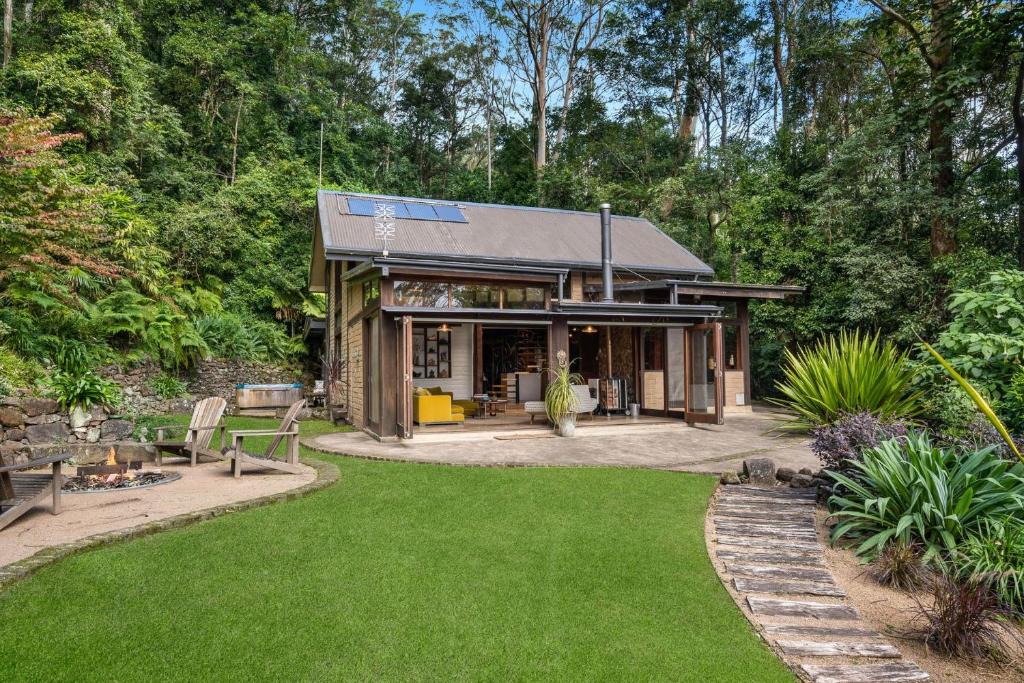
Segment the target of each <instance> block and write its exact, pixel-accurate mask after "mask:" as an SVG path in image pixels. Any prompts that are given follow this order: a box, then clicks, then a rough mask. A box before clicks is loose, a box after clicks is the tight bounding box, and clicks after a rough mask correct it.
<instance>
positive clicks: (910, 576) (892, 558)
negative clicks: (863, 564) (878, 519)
mask: <svg viewBox="0 0 1024 683" xmlns="http://www.w3.org/2000/svg"><path fill="white" fill-rule="evenodd" d="M871 569H872V573H873V574H874V575H875V578H877V579H878V580H879V582H881V583H883V584H885V585H886V586H892V587H893V588H898V589H900V590H906V591H909V590H912V589H914V588H918V587H920V586H921V585H922V584H923V583H924V579H925V576H926V575H927V571H926V569H925V567H924V565H923V564H921V548H920V546H918V545H916V544H908V543H903V542H901V541H894V542H891V543H887V544H886V545H885V547H884V548H883V549H882V552H880V553H879V554H878V558H877V559H876V560H875V562H874V564H873V565H872V567H871Z"/></svg>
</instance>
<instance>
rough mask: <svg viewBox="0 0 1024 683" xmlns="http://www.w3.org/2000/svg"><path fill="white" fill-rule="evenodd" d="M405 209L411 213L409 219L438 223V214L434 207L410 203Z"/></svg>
mask: <svg viewBox="0 0 1024 683" xmlns="http://www.w3.org/2000/svg"><path fill="white" fill-rule="evenodd" d="M405 208H406V209H407V210H408V211H409V218H416V219H418V220H421V221H436V220H437V214H436V213H434V207H433V206H431V205H430V204H415V203H413V202H408V203H406V205H405Z"/></svg>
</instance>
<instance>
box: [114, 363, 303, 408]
mask: <svg viewBox="0 0 1024 683" xmlns="http://www.w3.org/2000/svg"><path fill="white" fill-rule="evenodd" d="M164 372H165V371H164V370H163V368H161V367H160V366H158V365H154V364H152V363H145V364H142V365H137V366H133V367H127V368H122V367H118V366H115V365H111V366H107V367H105V368H101V369H100V374H101V375H103V376H104V377H106V378H107V379H111V380H113V381H115V382H117V383H118V384H119V385H120V386H121V389H122V390H123V392H124V401H125V409H126V411H128V412H131V413H133V414H137V415H164V414H168V413H187V412H189V411H190V410H192V406H193V404H194V403H195V402H196V401H198V400H200V399H203V398H206V397H208V396H220V397H222V398H224V399H226V400H227V401H228V402H229V403H230V404H233V403H234V399H235V385H236V384H238V383H242V382H244V383H248V384H291V383H293V382H303V377H302V373H301V371H300V370H298V369H296V368H289V367H283V366H280V365H274V364H271V363H258V362H255V361H242V360H220V359H212V360H205V361H201V362H199V363H198V364H197V365H196V367H194V368H193V369H192V370H190V371H188V372H186V373H181V374H180V376H179V379H181V380H182V381H183V382H185V383H186V384H187V387H188V394H189V395H188V396H183V397H180V398H173V399H163V398H160V397H159V396H157V395H156V392H155V391H153V389H152V387H151V386H150V383H151V382H152V380H153V379H154V378H155V377H157V376H159V375H161V374H162V373H164ZM307 384H311V383H307Z"/></svg>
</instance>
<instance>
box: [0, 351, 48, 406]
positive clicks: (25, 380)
mask: <svg viewBox="0 0 1024 683" xmlns="http://www.w3.org/2000/svg"><path fill="white" fill-rule="evenodd" d="M41 374H42V368H40V367H39V364H38V363H36V362H35V361H32V360H28V359H25V358H22V357H21V356H19V355H18V354H16V353H15V352H14V351H11V350H10V349H8V348H7V347H6V346H0V396H8V395H10V393H11V392H12V391H13V390H14V389H18V388H21V387H31V386H34V385H35V383H36V380H37V379H38V378H39V376H40V375H41Z"/></svg>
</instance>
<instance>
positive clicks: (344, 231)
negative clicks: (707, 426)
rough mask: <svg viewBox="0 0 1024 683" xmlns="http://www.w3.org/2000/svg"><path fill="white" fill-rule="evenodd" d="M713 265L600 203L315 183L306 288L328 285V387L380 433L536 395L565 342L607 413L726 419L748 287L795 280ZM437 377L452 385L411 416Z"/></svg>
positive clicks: (355, 420)
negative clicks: (417, 195) (730, 278)
mask: <svg viewBox="0 0 1024 683" xmlns="http://www.w3.org/2000/svg"><path fill="white" fill-rule="evenodd" d="M713 277H714V273H713V271H712V269H711V268H710V267H709V266H708V265H707V264H705V263H703V262H702V261H701V260H700V259H698V258H697V257H696V256H694V255H693V254H692V253H690V252H689V251H688V250H687V249H686V248H684V247H683V246H681V245H679V244H678V243H676V242H675V241H674V240H672V239H671V238H670V237H668V236H667V235H666V234H665V233H663V232H662V231H661V230H659V229H658V228H657V227H656V226H655V225H653V224H652V223H651V222H650V221H648V220H646V219H643V218H635V217H630V216H617V215H612V214H611V210H610V208H609V207H608V206H607V205H602V207H601V210H600V212H599V213H588V212H582V211H565V210H559V209H544V208H531V207H521V206H500V205H493V204H473V203H466V202H447V201H434V200H427V199H412V198H404V197H390V196H377V195H364V194H356V193H349V192H334V191H319V192H318V193H317V213H316V219H315V230H314V240H313V255H312V261H311V266H310V288H311V289H312V290H313V291H316V292H324V293H326V295H327V302H328V303H327V311H328V313H327V327H326V331H325V341H324V344H325V353H324V357H325V359H326V362H325V379H326V380H327V385H328V395H329V401H330V403H331V404H332V407H333V409H334V410H336V411H340V412H341V414H344V415H345V416H346V419H347V420H349V421H350V422H351V423H352V424H354V425H356V426H357V427H360V428H362V429H364V430H365V431H367V432H369V433H370V434H372V435H374V436H376V437H378V438H390V437H400V438H410V437H412V436H413V434H414V432H415V430H416V429H418V428H420V426H421V425H422V424H427V423H433V422H451V423H455V424H459V423H464V422H465V421H467V420H473V419H474V417H473V415H478V414H479V415H481V416H483V415H484V413H485V412H486V411H485V410H484V407H483V406H482V405H481V401H480V398H481V395H483V394H487V397H488V399H491V400H493V404H490V405H489V407H490V408H491V409H493V408H495V407H496V406H497V405H498V404H501V405H502V407H503V408H504V407H505V404H504V402H505V401H507V402H508V403H507V405H509V406H516V407H519V406H522V405H525V404H528V402H530V401H537V400H541V399H542V392H543V387H544V385H545V382H546V376H547V373H546V368H550V367H553V366H554V365H555V363H556V354H558V352H559V351H564V352H566V353H567V354H568V356H569V358H571V359H574V365H573V369H575V370H578V371H579V372H580V373H581V374H582V375H583V377H584V378H585V379H586V381H587V382H588V384H589V385H590V386H591V393H592V396H593V397H594V398H598V399H599V405H600V410H601V411H602V412H603V413H607V414H610V415H617V414H622V413H624V412H625V411H626V410H627V408H628V407H629V406H630V404H633V403H636V404H638V405H639V410H640V412H641V413H643V414H645V415H657V416H661V417H678V418H679V419H682V420H687V421H689V422H714V423H722V422H723V420H724V417H725V415H726V414H728V413H729V412H732V411H743V410H750V384H751V377H750V347H749V332H748V320H749V317H748V308H747V305H748V302H749V301H750V300H751V299H777V300H781V299H786V298H790V297H793V296H796V295H797V294H799V293H800V291H802V290H801V288H799V287H788V286H763V285H741V284H734V283H727V282H715V281H714V280H713ZM430 389H433V391H431V392H430V393H431V394H432V395H435V396H436V395H438V394H441V393H443V394H445V395H447V397H448V400H447V401H445V400H444V399H438V401H437V405H435V406H434V409H432V410H431V411H429V412H430V413H431V414H430V415H429V416H426V415H424V414H417V413H419V412H420V411H419V410H418V408H419V406H420V405H421V404H422V405H423V406H426V401H427V399H423V398H422V395H423V394H425V393H426V391H429V390H430ZM474 395H476V397H477V398H476V399H474ZM431 400H433V399H431ZM442 403H443V404H444V405H441V404H442ZM423 412H426V411H425V410H424V411H423ZM524 417H525V415H524Z"/></svg>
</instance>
